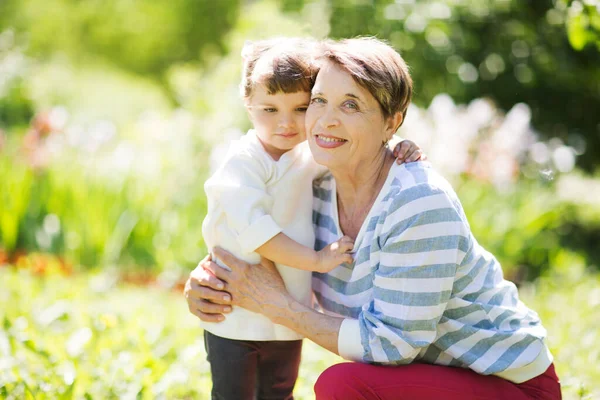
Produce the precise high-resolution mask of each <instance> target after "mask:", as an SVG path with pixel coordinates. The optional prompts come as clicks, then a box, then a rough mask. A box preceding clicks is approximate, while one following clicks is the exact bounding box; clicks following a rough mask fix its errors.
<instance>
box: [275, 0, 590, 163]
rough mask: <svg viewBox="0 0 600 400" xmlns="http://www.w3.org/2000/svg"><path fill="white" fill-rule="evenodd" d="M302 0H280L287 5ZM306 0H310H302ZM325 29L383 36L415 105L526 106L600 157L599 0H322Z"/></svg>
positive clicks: (540, 124)
mask: <svg viewBox="0 0 600 400" xmlns="http://www.w3.org/2000/svg"><path fill="white" fill-rule="evenodd" d="M303 3H304V1H302V0H286V1H284V2H283V6H282V9H284V10H295V9H298V8H300V7H301V4H303ZM306 3H308V2H306ZM329 4H330V7H331V17H330V24H331V31H330V36H332V37H336V38H343V37H352V36H357V35H373V36H377V37H379V38H382V39H387V40H388V41H389V42H390V43H391V44H392V45H393V46H394V47H395V48H396V49H397V50H399V51H401V53H402V54H403V56H404V58H405V59H406V61H407V62H408V64H409V65H410V66H411V71H412V75H413V78H414V80H415V87H416V92H415V99H414V100H415V103H417V104H418V105H421V106H426V105H427V104H429V102H430V101H431V99H432V98H433V97H434V96H435V95H436V94H438V93H440V92H446V93H448V94H450V96H451V97H452V98H453V99H454V100H455V101H456V102H457V103H465V102H468V101H470V100H472V99H475V98H480V97H488V98H491V99H493V100H494V101H495V102H496V103H497V104H498V105H499V106H500V107H501V108H503V109H505V110H508V109H510V108H511V107H512V106H513V105H514V104H516V103H519V102H524V103H527V104H528V105H529V106H530V107H531V109H532V113H533V125H534V127H535V128H536V129H537V130H539V131H540V132H541V133H542V134H543V135H544V136H545V137H557V138H560V139H561V140H562V141H563V142H565V143H567V144H569V145H571V146H572V147H574V148H575V149H576V150H577V151H578V152H582V153H583V152H584V150H585V148H586V147H587V151H585V152H584V154H582V155H581V157H580V158H579V160H578V162H579V165H580V166H581V167H583V168H585V169H587V170H588V171H589V170H593V169H594V168H595V166H597V165H598V164H599V163H600V152H598V151H594V149H598V148H600V120H599V119H598V116H597V113H598V110H600V68H598V66H599V65H600V52H599V49H600V34H599V33H600V16H599V14H598V9H599V8H600V2H598V1H585V2H581V1H573V0H554V1H551V0H536V1H520V0H460V1H457V0H422V1H418V2H417V1H415V0H396V1H394V0H371V1H364V0H329Z"/></svg>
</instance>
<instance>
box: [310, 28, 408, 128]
mask: <svg viewBox="0 0 600 400" xmlns="http://www.w3.org/2000/svg"><path fill="white" fill-rule="evenodd" d="M316 59H317V62H318V61H320V60H327V61H331V62H333V63H335V64H337V65H338V66H340V67H341V68H342V69H343V70H345V71H347V72H348V73H349V74H350V75H351V76H352V78H354V80H355V81H356V82H357V83H358V84H359V85H361V86H362V87H364V88H366V89H367V90H368V91H369V93H371V94H372V95H373V97H375V99H376V100H377V102H378V103H379V105H380V106H381V111H382V113H383V116H384V117H385V118H387V117H390V116H392V115H394V114H396V113H397V112H401V113H402V116H403V117H405V116H406V110H407V109H408V105H409V104H410V100H411V98H412V91H413V82H412V78H411V76H410V73H409V71H408V65H406V62H405V61H404V59H403V58H402V57H401V56H400V54H398V52H396V50H394V49H393V48H392V47H391V46H389V45H388V44H386V43H384V42H383V41H381V40H379V39H376V38H371V37H361V38H353V39H343V40H340V41H332V40H326V41H323V42H321V45H320V48H319V51H318V52H317V56H316ZM403 121H404V118H403Z"/></svg>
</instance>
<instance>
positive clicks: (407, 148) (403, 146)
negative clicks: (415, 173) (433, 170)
mask: <svg viewBox="0 0 600 400" xmlns="http://www.w3.org/2000/svg"><path fill="white" fill-rule="evenodd" d="M394 138H396V136H394V137H393V138H392V140H391V141H390V145H391V146H393V150H392V152H393V153H394V157H396V162H397V163H398V164H402V163H411V162H415V161H419V160H420V161H425V160H426V159H427V156H426V155H425V153H423V150H421V148H420V147H419V146H417V144H416V143H414V142H413V141H411V140H402V141H401V142H398V140H399V139H396V140H395V139H394Z"/></svg>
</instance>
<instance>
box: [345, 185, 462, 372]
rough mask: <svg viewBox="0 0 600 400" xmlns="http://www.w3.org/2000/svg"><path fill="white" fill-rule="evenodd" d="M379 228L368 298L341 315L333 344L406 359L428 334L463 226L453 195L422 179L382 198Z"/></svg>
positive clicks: (457, 259)
mask: <svg viewBox="0 0 600 400" xmlns="http://www.w3.org/2000/svg"><path fill="white" fill-rule="evenodd" d="M380 232H381V233H380V234H379V236H378V237H377V238H376V239H375V240H374V244H373V245H372V246H373V247H378V248H376V249H373V248H372V249H371V254H372V255H373V254H376V255H377V256H378V257H379V262H378V263H377V264H376V269H375V272H374V278H373V296H372V299H371V301H369V302H368V303H367V304H365V305H363V307H362V310H361V312H360V314H359V316H358V318H357V319H353V320H352V319H347V320H344V322H343V323H342V326H341V329H340V333H339V337H338V350H339V352H340V355H341V356H342V357H344V358H347V359H350V360H355V361H362V362H368V363H380V364H408V363H410V362H412V361H413V360H414V359H415V357H417V355H418V354H419V352H420V351H421V350H422V349H423V348H425V347H428V346H429V345H430V344H431V343H432V342H433V341H434V340H435V338H436V334H437V324H438V322H439V320H440V318H441V317H442V314H443V313H444V310H445V308H446V305H447V303H448V301H449V299H450V296H451V294H452V287H453V284H454V279H455V275H456V270H457V267H458V266H459V265H460V263H461V262H462V260H463V258H464V256H465V254H466V252H467V251H468V248H469V246H470V242H469V237H470V236H469V228H468V225H467V222H466V219H465V218H464V215H463V214H462V211H460V209H459V207H458V206H457V203H456V201H455V200H454V199H452V198H451V197H450V196H449V195H448V194H447V193H446V192H444V191H443V190H441V189H438V188H436V187H432V186H430V185H428V184H422V185H416V186H414V187H412V188H409V189H406V190H402V191H400V192H399V193H398V195H397V196H395V198H394V199H393V200H391V201H390V204H389V207H388V209H387V214H386V216H385V221H384V222H383V226H382V229H381V231H380Z"/></svg>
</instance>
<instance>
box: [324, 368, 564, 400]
mask: <svg viewBox="0 0 600 400" xmlns="http://www.w3.org/2000/svg"><path fill="white" fill-rule="evenodd" d="M315 394H316V398H317V400H359V399H360V400H392V399H393V400H409V399H410V400H454V399H456V400H459V399H460V400H466V399H477V400H530V399H540V400H542V399H543V400H555V399H561V392H560V383H559V380H558V377H557V376H556V373H555V372H554V364H551V365H550V367H548V369H547V370H546V372H544V373H543V374H542V375H540V376H537V377H535V378H533V379H530V380H528V381H525V382H523V383H520V384H516V383H512V382H509V381H507V380H504V379H502V378H499V377H497V376H492V375H480V374H478V373H476V372H474V371H472V370H470V369H465V368H453V367H444V366H440V365H430V364H410V365H403V366H397V367H384V366H378V365H369V364H360V363H342V364H336V365H333V366H331V367H329V368H328V369H326V370H325V371H324V372H323V373H322V374H321V376H319V379H318V380H317V383H316V384H315Z"/></svg>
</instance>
